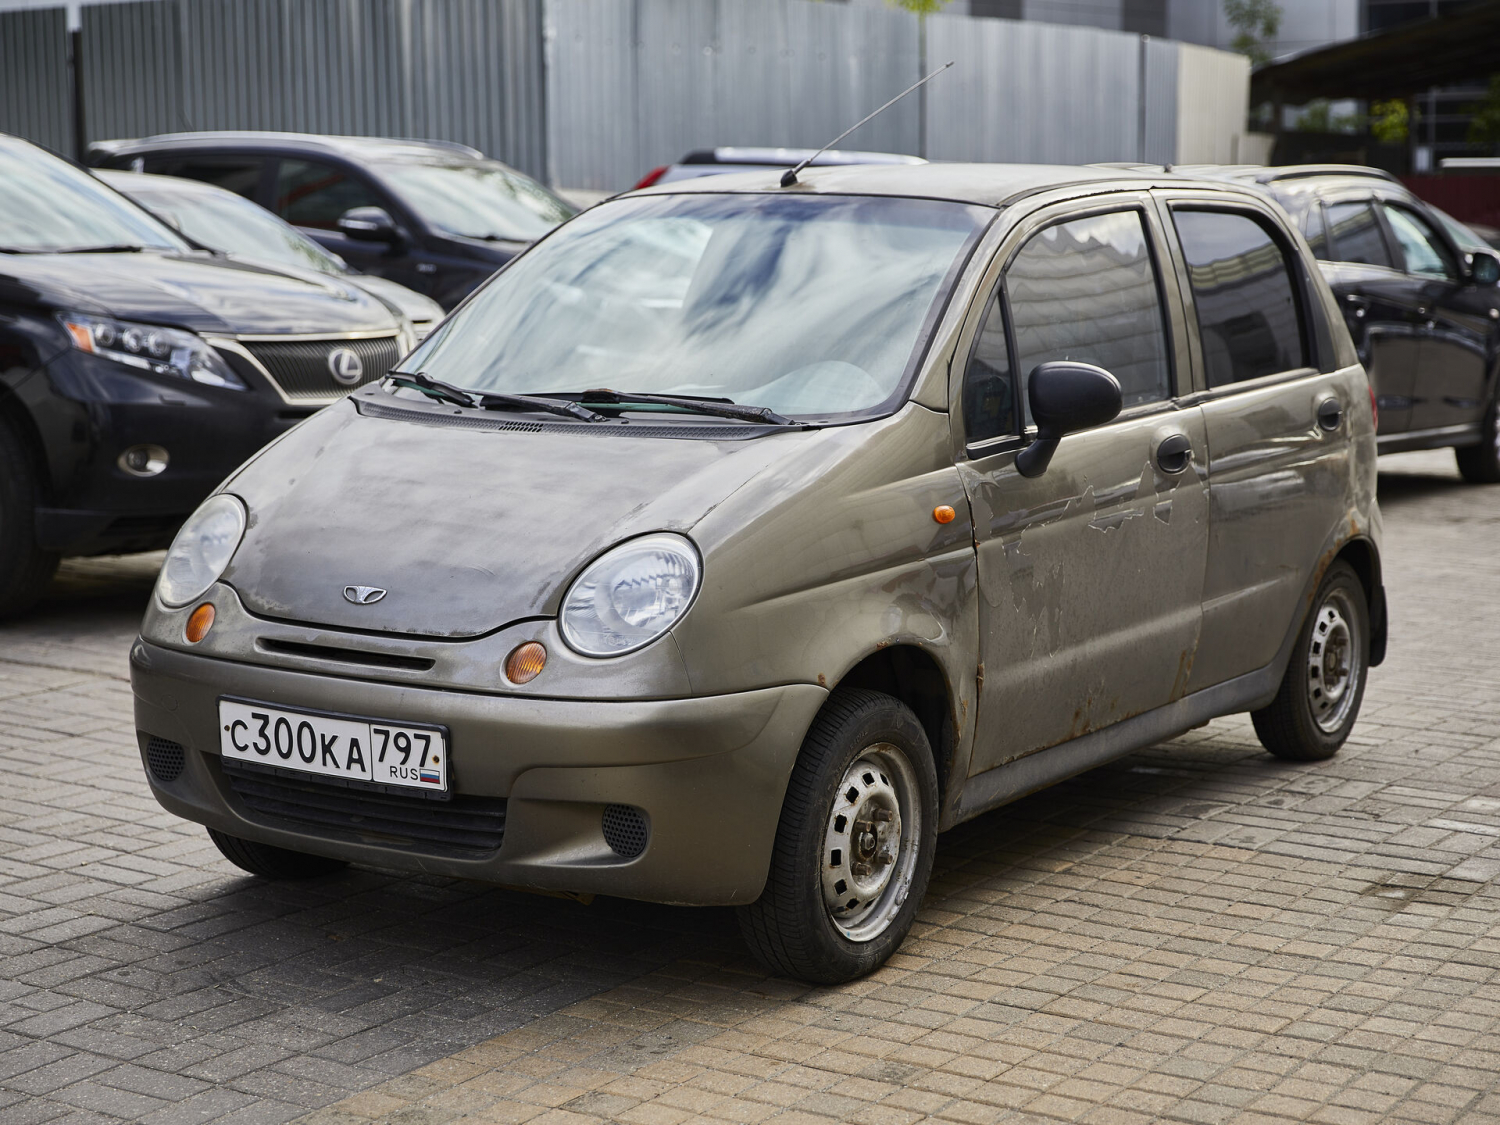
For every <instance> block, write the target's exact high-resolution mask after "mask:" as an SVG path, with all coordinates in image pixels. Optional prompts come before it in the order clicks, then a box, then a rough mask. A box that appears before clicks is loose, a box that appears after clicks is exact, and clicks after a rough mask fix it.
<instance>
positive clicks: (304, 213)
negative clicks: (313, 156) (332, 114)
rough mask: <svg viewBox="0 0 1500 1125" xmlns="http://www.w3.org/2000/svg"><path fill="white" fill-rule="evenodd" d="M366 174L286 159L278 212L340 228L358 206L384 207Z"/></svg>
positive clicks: (300, 222) (319, 226) (299, 221)
mask: <svg viewBox="0 0 1500 1125" xmlns="http://www.w3.org/2000/svg"><path fill="white" fill-rule="evenodd" d="M384 206H385V200H383V199H381V198H380V196H379V195H378V194H377V193H376V191H375V189H374V188H372V187H371V186H370V184H369V183H368V182H367V181H366V180H365V179H364V177H362V176H358V175H355V174H354V173H353V172H349V171H346V170H345V169H343V168H338V167H335V166H334V165H332V164H323V163H321V162H320V161H316V160H283V161H282V162H281V168H280V169H279V170H278V172H277V174H276V213H277V214H278V215H280V216H281V217H282V218H283V219H285V220H286V221H287V222H289V223H293V224H295V225H297V226H299V227H312V228H314V229H315V230H337V229H338V225H339V219H340V218H341V217H342V216H343V214H344V212H345V211H348V210H350V209H351V208H354V207H384Z"/></svg>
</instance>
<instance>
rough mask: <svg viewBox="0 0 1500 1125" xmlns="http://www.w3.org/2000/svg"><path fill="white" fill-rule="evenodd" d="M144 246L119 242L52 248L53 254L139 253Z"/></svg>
mask: <svg viewBox="0 0 1500 1125" xmlns="http://www.w3.org/2000/svg"><path fill="white" fill-rule="evenodd" d="M145 249H146V248H145V247H144V246H132V245H130V244H129V243H125V242H121V243H116V244H114V245H111V246H69V247H68V248H67V249H65V250H54V251H52V252H53V253H54V254H139V253H141V252H142V251H143V250H145Z"/></svg>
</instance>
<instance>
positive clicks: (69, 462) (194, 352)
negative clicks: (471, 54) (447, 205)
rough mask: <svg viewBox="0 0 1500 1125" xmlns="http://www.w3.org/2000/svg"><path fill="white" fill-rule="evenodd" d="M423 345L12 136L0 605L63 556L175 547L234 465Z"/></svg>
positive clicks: (345, 286)
mask: <svg viewBox="0 0 1500 1125" xmlns="http://www.w3.org/2000/svg"><path fill="white" fill-rule="evenodd" d="M413 342H414V340H413V337H412V333H411V329H410V327H409V326H404V325H403V324H401V323H400V322H398V321H397V319H396V317H395V315H394V314H393V313H392V312H391V310H390V309H389V308H388V307H387V306H386V305H384V304H383V303H382V302H380V301H378V300H377V299H375V298H374V297H372V296H370V295H369V294H368V293H365V292H364V291H363V290H361V289H359V288H358V287H356V286H355V285H353V284H352V283H350V282H346V281H343V280H341V279H338V278H333V277H328V278H321V279H318V278H315V275H310V274H304V275H300V276H297V277H293V276H289V275H286V274H282V273H278V272H275V271H273V270H270V269H266V268H264V267H260V266H255V265H251V264H248V263H245V262H236V261H232V260H231V259H228V258H224V257H216V256H215V255H212V254H210V253H208V252H206V251H201V250H194V249H192V248H191V247H189V246H188V244H187V243H186V242H184V241H183V240H182V238H181V237H179V236H178V235H177V234H176V233H175V232H174V231H172V230H170V229H169V228H168V227H166V226H164V225H163V224H162V223H160V222H159V221H158V220H156V219H154V218H153V217H151V216H150V215H149V214H147V213H146V212H145V211H143V210H141V209H140V208H139V207H137V206H136V205H135V204H133V203H131V202H130V201H129V200H127V199H126V198H125V197H124V196H122V195H120V194H118V193H117V192H115V191H113V190H111V189H110V188H108V187H106V186H105V185H103V184H101V183H100V182H99V181H98V180H96V179H95V178H94V177H93V176H91V175H89V174H88V173H87V172H85V171H83V170H82V169H80V168H76V167H74V166H73V165H71V164H69V163H68V162H66V161H64V160H61V159H59V158H58V157H56V156H53V155H50V154H49V153H47V152H45V151H43V150H42V149H40V148H37V147H36V146H34V145H31V144H28V143H27V142H25V141H23V140H20V139H19V138H16V137H10V136H6V135H4V134H0V615H4V614H7V613H13V612H16V611H18V610H20V609H23V608H25V607H26V606H27V605H29V604H30V603H31V602H32V601H33V600H35V598H36V597H37V596H38V595H39V594H40V593H41V591H42V589H43V588H44V587H45V585H46V583H47V580H48V579H49V578H50V576H51V574H52V572H53V570H54V569H55V568H56V566H57V561H58V558H59V557H60V556H61V555H90V554H105V553H110V552H117V551H142V550H151V549H154V548H157V547H164V546H166V545H167V544H168V543H169V542H171V539H172V536H173V534H174V533H175V532H176V530H177V528H178V525H180V524H181V523H182V521H183V519H184V518H186V516H187V515H188V514H189V513H190V512H192V510H193V509H194V508H196V507H197V506H198V504H199V502H201V501H202V499H203V498H204V497H205V496H207V495H208V494H209V493H210V492H211V491H213V489H214V487H215V486H216V485H217V484H218V483H219V482H220V481H221V480H223V479H224V477H225V476H227V475H228V474H229V472H230V470H232V469H234V468H235V467H236V466H237V465H239V464H240V463H241V462H243V461H245V460H246V459H247V458H248V457H250V456H251V455H252V454H254V453H255V452H256V451H257V450H258V449H260V447H261V446H263V445H264V444H265V443H266V442H268V441H269V440H271V439H272V438H274V437H276V436H277V435H279V434H281V433H283V432H284V431H286V430H287V429H289V428H290V427H292V426H293V425H295V424H296V423H297V422H298V421H300V420H301V419H303V418H306V417H307V416H308V415H310V414H312V413H313V412H314V411H315V410H316V409H317V408H318V407H320V406H323V405H326V404H328V403H330V402H335V401H337V400H338V399H340V398H342V397H343V396H344V395H346V394H348V393H349V392H350V391H351V390H353V389H354V388H355V387H358V386H359V385H361V384H362V383H366V382H369V381H370V380H372V379H376V378H379V377H380V376H382V375H384V374H385V372H386V371H387V370H389V369H390V368H391V367H392V366H393V365H394V364H395V362H396V361H397V360H398V359H399V358H400V357H401V355H403V354H404V353H405V352H406V351H407V349H408V348H409V347H410V346H411V345H412V343H413Z"/></svg>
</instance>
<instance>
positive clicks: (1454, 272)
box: [1380, 200, 1490, 431]
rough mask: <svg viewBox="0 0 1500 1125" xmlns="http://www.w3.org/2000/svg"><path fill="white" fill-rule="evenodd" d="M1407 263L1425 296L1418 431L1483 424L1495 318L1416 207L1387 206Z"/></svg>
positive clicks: (1416, 397)
mask: <svg viewBox="0 0 1500 1125" xmlns="http://www.w3.org/2000/svg"><path fill="white" fill-rule="evenodd" d="M1380 209H1381V213H1382V215H1383V216H1384V218H1385V221H1386V225H1387V228H1388V229H1389V230H1390V232H1391V236H1392V240H1393V241H1394V242H1395V244H1396V247H1397V249H1398V250H1399V251H1400V254H1401V259H1402V267H1403V270H1404V272H1405V274H1406V276H1407V277H1408V278H1409V279H1410V280H1411V283H1412V286H1413V292H1414V293H1416V294H1417V295H1418V300H1419V304H1418V306H1417V316H1418V317H1419V318H1421V322H1420V331H1421V346H1420V348H1419V349H1418V361H1417V369H1416V378H1415V380H1414V382H1413V393H1412V410H1411V426H1410V428H1411V429H1412V430H1413V431H1430V430H1447V429H1462V428H1465V427H1473V426H1477V425H1478V423H1479V421H1480V418H1481V416H1482V414H1483V409H1484V397H1485V375H1486V368H1487V366H1488V363H1487V355H1486V351H1487V347H1486V345H1487V343H1488V337H1489V331H1490V330H1489V323H1488V315H1487V313H1485V312H1483V311H1480V310H1479V309H1476V308H1473V307H1472V303H1471V302H1466V301H1465V300H1464V299H1463V298H1464V297H1465V296H1466V294H1465V289H1466V288H1471V287H1466V286H1465V284H1464V276H1463V272H1462V270H1461V268H1460V266H1459V259H1458V255H1457V253H1456V252H1455V251H1454V250H1453V249H1451V248H1450V247H1449V246H1448V243H1447V240H1446V239H1445V238H1443V236H1442V235H1441V234H1439V233H1438V231H1437V229H1436V228H1435V227H1434V226H1433V225H1432V224H1431V223H1429V222H1428V221H1427V219H1425V218H1424V217H1423V216H1422V215H1420V214H1419V213H1418V212H1417V211H1416V210H1415V209H1414V208H1411V207H1407V206H1404V205H1402V204H1400V203H1395V202H1392V201H1389V200H1383V201H1382V202H1381V204H1380Z"/></svg>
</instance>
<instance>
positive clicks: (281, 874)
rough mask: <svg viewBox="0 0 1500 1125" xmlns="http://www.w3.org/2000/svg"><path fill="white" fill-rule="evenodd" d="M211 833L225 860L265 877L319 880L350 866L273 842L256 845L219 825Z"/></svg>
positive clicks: (337, 860)
mask: <svg viewBox="0 0 1500 1125" xmlns="http://www.w3.org/2000/svg"><path fill="white" fill-rule="evenodd" d="M208 835H209V839H211V840H213V842H214V844H215V846H217V847H218V849H219V851H220V852H221V853H223V856H224V858H225V859H227V860H228V861H229V862H230V863H232V864H234V865H235V866H236V867H238V868H240V869H242V870H244V871H248V872H250V874H252V875H259V876H260V877H261V878H262V879H316V878H317V877H318V876H319V875H331V874H332V873H333V872H335V871H338V870H339V869H340V868H343V867H347V866H348V864H346V863H345V862H344V861H343V860H341V859H329V858H328V857H327V856H321V855H304V854H303V853H302V852H294V851H289V850H288V849H286V848H278V847H273V846H272V845H270V844H257V843H256V842H255V841H254V840H241V839H240V838H239V837H238V836H231V835H229V834H228V833H227V832H220V831H219V830H218V829H216V828H210V829H209V830H208Z"/></svg>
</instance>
